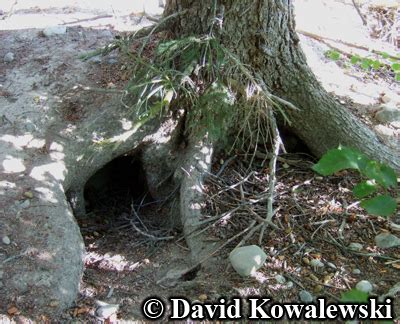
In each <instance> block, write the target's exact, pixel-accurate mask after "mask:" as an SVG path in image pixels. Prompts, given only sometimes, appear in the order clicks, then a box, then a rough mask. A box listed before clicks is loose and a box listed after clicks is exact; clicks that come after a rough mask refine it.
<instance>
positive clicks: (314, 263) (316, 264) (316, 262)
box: [310, 259, 324, 268]
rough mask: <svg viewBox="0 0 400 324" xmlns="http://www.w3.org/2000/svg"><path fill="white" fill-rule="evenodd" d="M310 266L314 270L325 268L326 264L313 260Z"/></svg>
mask: <svg viewBox="0 0 400 324" xmlns="http://www.w3.org/2000/svg"><path fill="white" fill-rule="evenodd" d="M310 266H312V267H313V268H323V267H324V264H323V263H322V261H321V260H319V259H312V260H311V261H310Z"/></svg>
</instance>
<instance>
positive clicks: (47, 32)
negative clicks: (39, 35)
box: [43, 26, 67, 37]
mask: <svg viewBox="0 0 400 324" xmlns="http://www.w3.org/2000/svg"><path fill="white" fill-rule="evenodd" d="M66 32H67V27H66V26H51V27H47V28H45V29H44V30H43V35H44V36H46V37H50V36H53V35H64V34H65V33H66Z"/></svg>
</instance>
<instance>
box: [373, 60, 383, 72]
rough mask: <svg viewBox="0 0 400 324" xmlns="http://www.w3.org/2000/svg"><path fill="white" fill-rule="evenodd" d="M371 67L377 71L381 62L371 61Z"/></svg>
mask: <svg viewBox="0 0 400 324" xmlns="http://www.w3.org/2000/svg"><path fill="white" fill-rule="evenodd" d="M371 66H372V68H373V69H374V70H379V69H380V67H381V62H379V61H372V63H371Z"/></svg>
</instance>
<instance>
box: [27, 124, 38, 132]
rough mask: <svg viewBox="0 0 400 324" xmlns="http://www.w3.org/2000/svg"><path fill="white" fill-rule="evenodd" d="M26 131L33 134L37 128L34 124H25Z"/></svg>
mask: <svg viewBox="0 0 400 324" xmlns="http://www.w3.org/2000/svg"><path fill="white" fill-rule="evenodd" d="M25 129H26V131H27V132H29V133H32V132H34V131H36V126H35V124H34V123H31V122H27V123H26V124H25Z"/></svg>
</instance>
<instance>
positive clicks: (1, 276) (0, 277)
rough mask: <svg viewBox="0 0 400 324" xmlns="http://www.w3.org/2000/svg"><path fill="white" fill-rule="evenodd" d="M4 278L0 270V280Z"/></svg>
mask: <svg viewBox="0 0 400 324" xmlns="http://www.w3.org/2000/svg"><path fill="white" fill-rule="evenodd" d="M3 276H4V270H0V280H1V279H3Z"/></svg>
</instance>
